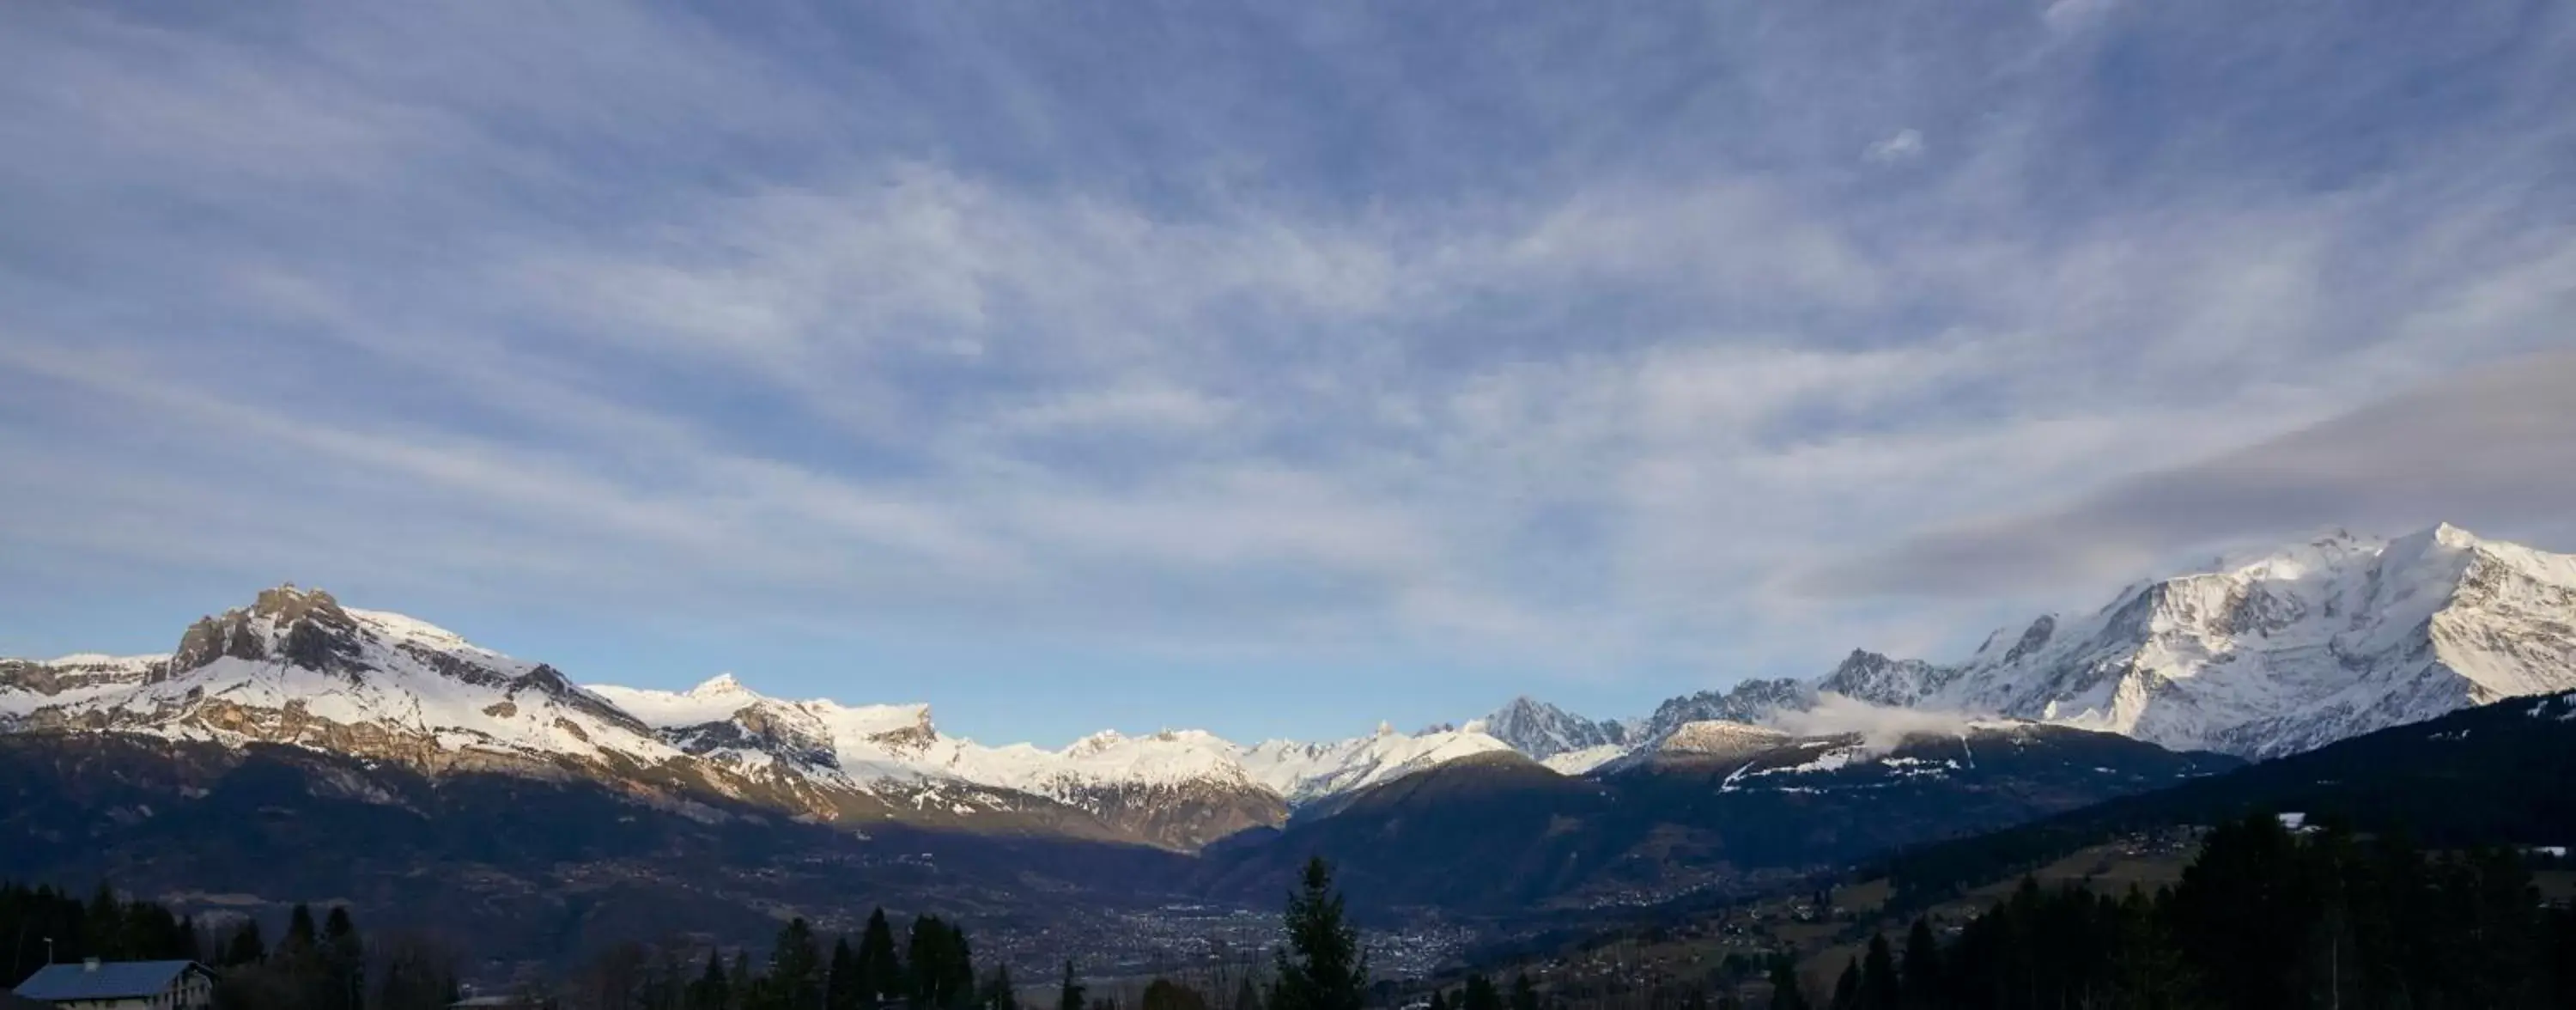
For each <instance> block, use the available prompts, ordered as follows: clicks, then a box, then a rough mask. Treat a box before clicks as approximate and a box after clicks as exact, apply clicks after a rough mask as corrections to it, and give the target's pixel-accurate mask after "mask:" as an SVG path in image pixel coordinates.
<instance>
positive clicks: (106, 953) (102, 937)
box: [75, 880, 128, 960]
mask: <svg viewBox="0 0 2576 1010" xmlns="http://www.w3.org/2000/svg"><path fill="white" fill-rule="evenodd" d="M75 942H77V943H79V944H80V946H81V949H82V950H83V951H86V952H87V953H88V956H90V957H98V958H106V959H109V960H123V959H125V958H126V957H127V956H128V954H127V952H126V949H125V905H124V903H122V902H119V901H117V900H116V891H115V889H113V888H110V887H108V886H107V882H106V881H104V880H102V881H99V883H98V890H97V891H96V892H95V893H93V894H91V895H90V899H89V908H88V909H87V910H85V911H84V912H83V913H82V915H81V928H80V936H79V938H78V939H77V941H75Z"/></svg>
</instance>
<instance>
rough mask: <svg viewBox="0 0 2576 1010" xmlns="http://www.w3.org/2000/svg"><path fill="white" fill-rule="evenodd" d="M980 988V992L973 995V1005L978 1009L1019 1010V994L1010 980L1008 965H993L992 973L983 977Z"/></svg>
mask: <svg viewBox="0 0 2576 1010" xmlns="http://www.w3.org/2000/svg"><path fill="white" fill-rule="evenodd" d="M981 989H982V992H981V993H979V994H978V995H977V996H976V997H975V1005H976V1006H977V1007H978V1008H980V1010H1020V996H1019V993H1018V992H1017V991H1015V990H1016V987H1015V986H1014V985H1013V984H1012V982H1011V966H1010V965H1007V964H997V965H994V966H993V973H992V974H991V975H989V976H986V977H985V979H984V983H983V985H982V986H981Z"/></svg>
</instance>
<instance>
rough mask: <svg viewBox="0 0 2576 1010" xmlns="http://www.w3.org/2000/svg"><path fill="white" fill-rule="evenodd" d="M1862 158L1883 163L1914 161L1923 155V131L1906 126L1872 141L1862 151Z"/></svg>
mask: <svg viewBox="0 0 2576 1010" xmlns="http://www.w3.org/2000/svg"><path fill="white" fill-rule="evenodd" d="M1860 156H1861V160H1863V161H1868V162H1874V163H1877V164H1881V165H1886V164H1893V163H1895V162H1900V161H1912V160H1914V159H1916V158H1920V157H1922V156H1923V131H1921V130H1917V129H1915V128H1913V127H1910V126H1909V127H1906V128H1905V129H1902V130H1898V131H1896V132H1894V133H1891V134H1888V135H1887V136H1885V137H1882V138H1880V139H1878V140H1874V141H1871V142H1870V145H1869V147H1867V148H1865V149H1863V150H1862V151H1861V152H1860Z"/></svg>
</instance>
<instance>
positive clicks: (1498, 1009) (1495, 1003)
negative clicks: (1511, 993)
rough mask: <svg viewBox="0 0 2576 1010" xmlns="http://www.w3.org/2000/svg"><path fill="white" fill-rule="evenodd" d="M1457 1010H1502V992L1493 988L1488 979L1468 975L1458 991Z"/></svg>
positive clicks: (1492, 982) (1490, 980) (1490, 979)
mask: <svg viewBox="0 0 2576 1010" xmlns="http://www.w3.org/2000/svg"><path fill="white" fill-rule="evenodd" d="M1458 1010H1503V991H1502V990H1501V989H1498V988H1495V987H1494V980H1493V979H1492V978H1490V977H1487V976H1485V975H1482V974H1477V975H1469V976H1467V984H1466V986H1465V987H1464V988H1462V989H1460V990H1459V991H1458Z"/></svg>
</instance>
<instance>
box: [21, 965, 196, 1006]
mask: <svg viewBox="0 0 2576 1010" xmlns="http://www.w3.org/2000/svg"><path fill="white" fill-rule="evenodd" d="M196 963H197V962H195V961H103V962H100V963H99V965H98V967H95V968H93V967H90V966H89V965H87V964H49V965H46V966H45V967H44V968H43V969H42V970H40V971H38V972H36V973H35V974H33V975H29V976H27V980H26V981H24V982H20V983H18V995H20V996H24V997H27V998H28V999H33V1000H44V1001H46V1002H49V1003H60V1002H62V1001H64V1000H75V999H126V998H128V997H133V996H157V995H160V994H161V993H163V992H165V991H167V990H168V989H169V988H170V982H171V981H172V980H173V979H176V978H178V977H179V973H180V972H183V971H187V970H188V969H189V968H191V967H194V966H195V965H196ZM198 970H199V971H203V970H205V969H203V968H199V969H198Z"/></svg>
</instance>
